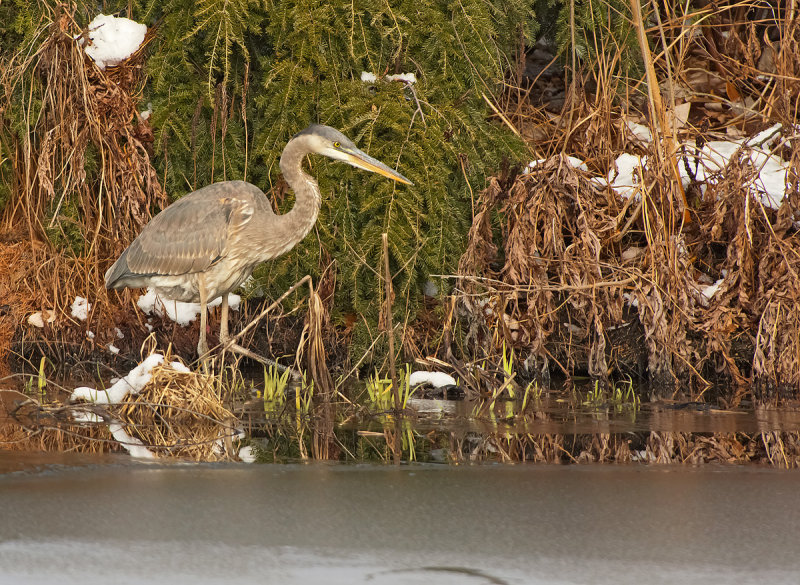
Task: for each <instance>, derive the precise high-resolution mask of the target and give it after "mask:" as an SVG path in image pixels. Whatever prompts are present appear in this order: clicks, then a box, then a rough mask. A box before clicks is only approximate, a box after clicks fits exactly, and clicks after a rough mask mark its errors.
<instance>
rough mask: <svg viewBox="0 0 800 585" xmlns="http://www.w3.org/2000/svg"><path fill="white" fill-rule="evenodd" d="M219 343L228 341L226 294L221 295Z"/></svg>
mask: <svg viewBox="0 0 800 585" xmlns="http://www.w3.org/2000/svg"><path fill="white" fill-rule="evenodd" d="M219 319H220V323H219V342H220V343H222V344H224V343H225V342H226V341H228V293H225V294H224V295H222V310H221V311H220V316H219Z"/></svg>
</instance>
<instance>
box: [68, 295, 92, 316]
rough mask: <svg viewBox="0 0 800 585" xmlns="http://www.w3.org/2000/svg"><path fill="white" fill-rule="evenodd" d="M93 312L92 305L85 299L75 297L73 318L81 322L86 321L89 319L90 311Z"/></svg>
mask: <svg viewBox="0 0 800 585" xmlns="http://www.w3.org/2000/svg"><path fill="white" fill-rule="evenodd" d="M91 310H92V303H90V302H89V301H87V300H86V299H84V298H83V297H75V300H74V301H72V316H73V317H75V318H76V319H80V320H81V321H86V319H87V318H88V317H89V311H91Z"/></svg>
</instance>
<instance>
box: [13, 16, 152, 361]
mask: <svg viewBox="0 0 800 585" xmlns="http://www.w3.org/2000/svg"><path fill="white" fill-rule="evenodd" d="M50 16H51V18H52V21H51V22H50V23H45V24H44V25H43V28H42V31H41V32H42V35H43V36H44V37H46V38H45V40H44V42H43V43H42V44H41V45H40V46H39V47H38V50H35V51H28V50H25V48H24V47H23V48H21V49H20V51H19V52H18V53H17V54H15V55H14V56H13V57H11V58H10V59H9V60H8V61H7V62H4V69H3V72H2V74H0V87H2V88H3V90H4V94H3V95H0V104H1V105H0V110H2V109H4V108H8V109H11V108H12V107H13V106H14V105H17V104H16V103H15V101H14V100H16V99H17V97H16V96H17V95H18V93H17V92H18V91H19V90H20V89H22V90H23V92H22V93H23V94H24V95H25V98H24V99H25V103H24V104H23V105H24V111H25V112H27V113H28V114H27V115H28V116H29V119H27V120H26V123H25V126H24V127H25V128H26V131H24V132H23V133H22V134H17V133H15V132H13V131H11V129H9V128H5V127H3V126H0V133H2V134H3V139H4V144H5V145H6V147H7V148H9V150H10V151H11V152H12V157H13V158H14V160H15V161H16V164H15V174H14V184H13V189H12V194H11V197H10V199H9V200H8V201H7V202H6V204H5V205H4V207H3V210H2V216H1V217H0V223H1V224H2V226H3V229H4V230H5V232H6V233H7V234H13V235H14V236H15V238H16V239H15V240H14V242H25V244H27V246H28V248H29V249H28V250H27V251H26V252H25V255H26V259H27V261H28V262H27V268H28V270H26V271H24V272H22V273H18V274H16V276H17V278H14V279H12V278H11V277H9V276H8V275H7V274H5V273H4V274H3V277H2V282H0V289H1V288H3V287H5V288H8V289H9V290H12V291H13V292H14V293H15V294H18V295H22V296H25V295H27V299H24V300H20V301H19V302H20V303H21V304H23V305H25V304H29V305H32V306H33V307H36V308H46V309H51V310H54V311H55V312H56V314H57V315H58V317H59V320H58V323H57V328H59V329H64V328H67V327H68V325H70V324H75V323H70V317H69V310H68V308H69V306H70V305H71V303H72V300H73V299H74V298H75V296H78V295H80V296H83V297H85V298H89V299H90V300H91V302H92V303H93V305H94V310H93V318H94V319H96V320H98V321H102V322H103V323H105V324H108V323H109V322H110V321H112V320H113V319H112V318H111V311H112V309H111V308H110V303H109V302H108V297H107V294H106V291H105V288H104V286H103V284H102V283H103V274H104V271H105V269H106V268H107V266H108V264H109V263H110V261H111V260H113V258H114V257H115V256H116V255H117V254H118V253H119V252H120V251H121V250H122V249H123V248H124V245H125V243H126V242H129V241H131V239H132V238H133V237H134V236H135V235H136V234H137V233H138V232H139V231H140V230H141V228H142V226H144V225H145V223H147V221H148V220H149V219H150V217H151V210H152V209H155V208H158V207H163V206H165V205H166V203H167V200H166V196H165V194H164V192H163V190H162V188H161V186H160V184H159V182H158V178H157V177H156V175H155V170H154V169H153V167H152V165H151V164H150V155H149V153H148V148H149V144H150V143H151V142H152V139H153V137H152V129H151V128H150V126H149V125H148V123H147V122H146V121H145V120H142V119H141V118H140V117H139V115H138V111H139V108H138V107H137V99H138V94H139V90H140V88H141V86H142V83H143V79H142V75H141V65H142V63H143V56H142V53H141V52H139V53H138V54H136V55H134V56H132V57H131V58H130V59H129V60H128V61H126V62H125V64H124V65H122V66H120V67H117V68H114V69H110V70H108V71H101V70H100V69H98V67H97V66H96V65H95V64H94V62H93V61H92V60H91V59H89V58H88V57H87V56H86V54H85V53H84V51H83V50H82V49H81V48H80V47H79V45H78V44H77V43H76V42H75V41H74V36H75V35H78V34H80V33H81V30H80V29H79V27H78V26H77V25H76V23H75V22H74V20H73V19H72V16H71V12H70V11H69V9H68V8H66V7H64V6H63V5H58V6H57V7H55V8H54V9H53V12H52V14H51V15H50ZM148 38H152V35H150V36H149V37H148ZM31 80H32V84H31V85H30V86H29V87H24V88H21V84H25V83H28V82H29V81H31ZM33 112H35V114H34V113H33ZM87 169H93V171H90V173H91V174H87ZM14 242H11V241H9V242H8V244H9V245H4V246H3V247H2V248H0V264H2V265H8V264H12V263H13V262H14V260H15V256H14V254H17V255H18V254H19V252H18V251H17V250H16V247H15V246H13V244H14ZM21 324H22V321H20V320H15V321H14V322H13V323H6V324H5V327H6V328H7V329H8V328H10V327H16V328H18V327H19V326H20V325H21ZM94 328H95V329H99V330H103V329H104V327H102V326H100V325H99V324H98V323H97V322H95V323H94ZM52 330H55V328H52ZM52 330H51V329H48V330H44V331H39V332H36V331H34V330H32V331H31V333H32V334H34V336H36V335H37V334H38V335H39V336H40V337H41V338H42V339H43V340H44V341H53V340H54V337H53V336H52V335H51V333H52ZM9 337H13V331H12V332H11V334H10V335H9ZM76 340H77V341H78V342H79V343H80V342H81V341H82V337H81V336H78V338H77V339H76ZM2 349H3V348H0V359H2V358H3V357H4V355H5V354H4V353H3V352H2V351H1V350H2Z"/></svg>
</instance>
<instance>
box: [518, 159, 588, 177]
mask: <svg viewBox="0 0 800 585" xmlns="http://www.w3.org/2000/svg"><path fill="white" fill-rule="evenodd" d="M547 160H548V159H546V158H537V159H536V160H532V161H531V162H529V163H528V166H527V167H525V171H523V172H526V173H530V172H531V171H533V169H535V168H536V167H538V166H539V165H540V164H542V163H544V162H546V161H547ZM567 162H568V163H569V164H570V165H572V166H573V167H575V168H576V169H578V170H579V171H588V170H589V167H587V166H586V163H585V162H583V161H582V160H581V159H579V158H578V157H577V156H568V157H567Z"/></svg>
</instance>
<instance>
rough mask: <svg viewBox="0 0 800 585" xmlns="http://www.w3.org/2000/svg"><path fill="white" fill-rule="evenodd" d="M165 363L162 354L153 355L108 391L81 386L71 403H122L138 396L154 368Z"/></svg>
mask: <svg viewBox="0 0 800 585" xmlns="http://www.w3.org/2000/svg"><path fill="white" fill-rule="evenodd" d="M162 363H164V356H163V355H161V354H160V353H153V354H150V355H149V356H147V358H145V360H144V361H143V362H142V363H141V364H139V365H138V366H136V367H135V368H133V369H132V370H131V371H130V372H128V374H127V375H126V376H123V377H122V378H121V379H120V380H118V381H117V382H116V383H114V384H113V385H112V386H111V387H110V388H108V389H107V390H95V389H94V388H89V387H88V386H81V387H79V388H75V390H73V392H72V395H71V396H70V397H69V399H70V401H74V400H86V401H87V402H95V403H98V404H116V403H119V402H122V399H123V398H125V397H126V396H127V395H128V394H134V395H135V394H138V393H139V392H141V391H142V389H143V388H144V387H145V386H146V385H147V383H148V382H149V381H150V378H152V374H151V373H150V372H151V371H152V369H153V368H154V367H156V366H157V365H159V364H162Z"/></svg>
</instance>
